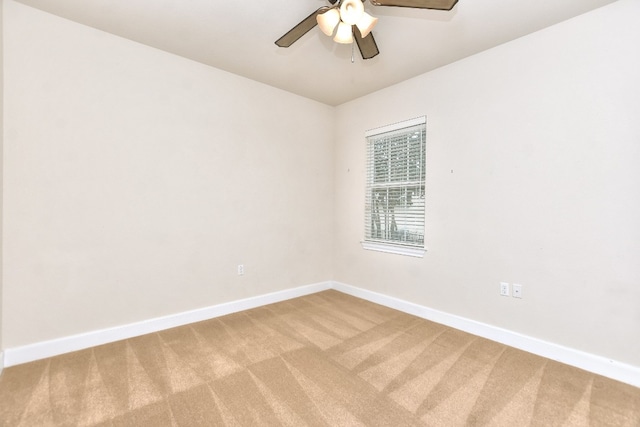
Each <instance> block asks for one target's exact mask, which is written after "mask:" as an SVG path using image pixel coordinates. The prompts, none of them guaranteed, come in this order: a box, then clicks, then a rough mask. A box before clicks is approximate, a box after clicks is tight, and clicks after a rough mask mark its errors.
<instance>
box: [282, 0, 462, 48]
mask: <svg viewBox="0 0 640 427" xmlns="http://www.w3.org/2000/svg"><path fill="white" fill-rule="evenodd" d="M328 1H329V3H331V6H323V7H321V8H319V9H318V10H316V11H315V12H313V13H311V15H309V16H307V17H306V18H304V19H303V20H302V21H301V22H300V23H299V24H298V25H296V26H295V27H293V28H292V29H290V30H289V31H288V32H287V33H286V34H285V35H283V36H282V37H280V38H279V39H278V40H276V45H278V46H280V47H289V46H291V45H292V44H293V43H295V42H296V41H297V40H298V39H299V38H300V37H302V36H304V35H305V34H306V33H308V32H309V31H310V30H311V29H312V28H313V27H315V26H316V25H318V26H319V27H320V29H321V30H322V32H323V33H325V34H326V35H328V36H331V35H333V34H334V33H335V37H334V38H333V40H334V41H336V42H337V43H352V42H353V41H354V40H355V42H356V44H357V45H358V49H359V50H360V54H361V55H362V59H371V58H373V57H374V56H376V55H377V54H379V53H380V51H379V50H378V45H377V44H376V41H375V39H374V38H373V34H372V33H371V29H372V28H373V27H374V26H375V24H376V22H377V20H378V18H372V17H371V16H370V15H368V14H367V13H366V12H364V5H363V3H364V1H365V0H328ZM369 1H370V2H371V4H373V5H374V6H396V7H408V8H414V9H437V10H451V9H453V6H455V5H456V3H457V2H458V0H369ZM336 29H337V30H336Z"/></svg>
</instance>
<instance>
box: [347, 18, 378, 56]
mask: <svg viewBox="0 0 640 427" xmlns="http://www.w3.org/2000/svg"><path fill="white" fill-rule="evenodd" d="M353 37H354V38H355V39H356V44H357V45H358V49H360V55H362V59H371V58H373V57H374V56H376V55H377V54H379V53H380V51H379V50H378V45H377V44H376V40H375V39H374V38H373V33H369V34H367V37H364V38H363V37H362V34H361V33H360V30H359V29H358V27H356V26H355V25H354V26H353Z"/></svg>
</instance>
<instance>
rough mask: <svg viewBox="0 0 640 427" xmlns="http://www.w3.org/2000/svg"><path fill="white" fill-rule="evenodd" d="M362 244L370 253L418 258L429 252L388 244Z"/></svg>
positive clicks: (423, 249)
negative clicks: (376, 252)
mask: <svg viewBox="0 0 640 427" xmlns="http://www.w3.org/2000/svg"><path fill="white" fill-rule="evenodd" d="M360 243H362V248H363V249H366V250H369V251H378V252H386V253H390V254H396V255H406V256H412V257H416V258H422V257H424V253H425V252H426V251H427V249H426V248H416V247H410V246H401V245H392V244H388V243H379V242H360Z"/></svg>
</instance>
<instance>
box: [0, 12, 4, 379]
mask: <svg viewBox="0 0 640 427" xmlns="http://www.w3.org/2000/svg"><path fill="white" fill-rule="evenodd" d="M3 3H4V0H0V372H2V368H3V367H4V357H3V351H2V349H3V348H4V347H3V346H2V317H3V310H2V264H3V262H2V212H3V210H2V199H3V196H2V194H3V185H2V176H3V175H4V174H3V161H2V152H3V146H4V144H3V141H4V123H3V119H4V112H3V111H4V102H3V98H4V96H3V94H4V77H3V76H4V66H3V61H4V52H3V45H4V43H3V42H2V40H3V34H4V24H3V14H2V9H3V8H4V4H3Z"/></svg>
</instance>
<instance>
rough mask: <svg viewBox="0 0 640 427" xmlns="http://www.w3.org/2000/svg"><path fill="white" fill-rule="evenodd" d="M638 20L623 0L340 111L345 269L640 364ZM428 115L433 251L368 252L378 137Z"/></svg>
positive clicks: (338, 182) (482, 318)
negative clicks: (508, 294) (368, 204)
mask: <svg viewBox="0 0 640 427" xmlns="http://www.w3.org/2000/svg"><path fill="white" fill-rule="evenodd" d="M638 16H640V2H638V1H635V0H620V1H618V2H616V3H613V4H611V5H610V6H607V7H604V8H602V9H598V10H596V11H593V12H591V13H588V14H586V15H582V16H579V17H577V18H575V19H573V20H570V21H567V22H565V23H561V24H559V25H557V26H554V27H551V28H549V29H546V30H544V31H541V32H538V33H535V34H533V35H530V36H527V37H524V38H521V39H518V40H515V41H513V42H511V43H508V44H506V45H503V46H499V47H497V48H495V49H492V50H490V51H487V52H484V53H481V54H478V55H476V56H473V57H470V58H467V59H465V60H463V61H460V62H458V63H454V64H452V65H450V66H447V67H443V68H441V69H438V70H436V71H433V72H430V73H427V74H424V75H422V76H419V77H417V78H414V79H412V80H409V81H406V82H404V83H402V84H399V85H396V86H393V87H391V88H388V89H385V90H382V91H379V92H377V93H374V94H372V95H369V96H366V97H363V98H361V99H358V100H355V101H353V102H350V103H347V104H344V105H342V106H340V107H338V108H337V111H336V112H337V117H338V119H337V127H336V133H337V135H338V137H337V139H336V143H335V157H334V158H335V194H336V196H335V197H336V199H335V212H336V214H335V218H336V219H335V221H336V229H337V234H336V242H335V271H334V278H335V279H336V280H338V281H340V282H344V283H347V284H350V285H354V286H359V287H363V288H366V289H369V290H372V291H376V292H380V293H383V294H386V295H390V296H394V297H398V298H401V299H404V300H408V301H412V302H415V303H417V304H421V305H424V306H427V307H431V308H434V309H438V310H441V311H444V312H448V313H451V314H456V315H459V316H463V317H465V318H469V319H473V320H476V321H479V322H483V323H487V324H491V325H495V326H498V327H502V328H506V329H508V330H512V331H515V332H519V333H523V334H525V335H528V336H531V337H537V338H540V339H543V340H546V341H549V342H552V343H557V344H561V345H564V346H567V347H572V348H575V349H578V350H583V351H586V352H589V353H592V354H595V355H600V356H604V357H607V358H611V359H613V360H617V361H620V362H625V363H630V364H632V365H635V366H640V356H639V355H640V340H639V339H638V337H640V304H639V302H640V286H639V285H640V191H639V184H640V167H638V165H639V164H640V120H638V117H640V85H639V84H638V76H640V49H639V48H638V40H640V26H638V25H637V17H638ZM424 114H426V115H427V200H426V202H427V207H426V214H427V223H426V244H427V247H428V248H429V251H428V252H427V253H426V255H425V257H424V258H422V259H416V258H410V257H403V256H398V255H390V254H383V253H377V252H371V251H365V250H363V249H362V248H361V246H360V240H361V239H362V236H363V223H362V221H363V217H364V214H363V204H364V163H365V159H364V154H365V142H364V137H363V135H364V132H365V130H367V129H371V128H375V127H379V126H382V125H386V124H389V123H393V122H395V121H400V120H404V119H409V118H413V117H417V116H420V115H424ZM500 281H507V282H510V283H514V282H515V283H520V284H522V285H523V286H524V298H523V299H522V300H518V299H514V298H505V297H501V296H499V282H500Z"/></svg>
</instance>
